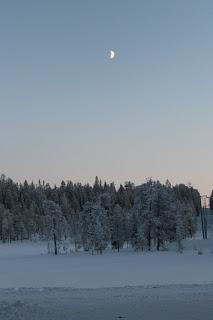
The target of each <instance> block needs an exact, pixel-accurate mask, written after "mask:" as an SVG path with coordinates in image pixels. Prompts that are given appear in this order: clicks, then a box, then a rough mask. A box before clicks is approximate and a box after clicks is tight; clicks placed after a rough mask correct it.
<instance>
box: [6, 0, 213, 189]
mask: <svg viewBox="0 0 213 320" xmlns="http://www.w3.org/2000/svg"><path fill="white" fill-rule="evenodd" d="M110 49H115V51H117V52H118V55H117V58H116V59H115V60H113V61H110V60H109V59H108V56H107V55H108V51H109V50H110ZM212 105H213V2H212V1H210V0H209V1H208V0H200V1H196V0H184V1H183V0H182V1H181V0H177V1H175V0H167V1H165V0H161V1H159V0H155V1H152V0H147V1H143V0H125V1H124V0H108V1H106V0H90V1H87V0H84V1H83V0H75V1H74V0H73V1H72V0H69V1H68V0H61V1H59V0H57V1H56V0H37V1H34V0H25V1H24V0H19V1H16V0H8V1H6V0H2V1H0V119H1V123H0V147H1V153H0V155H1V160H0V164H1V167H0V171H1V172H2V173H5V174H6V175H8V176H10V177H12V178H14V179H15V180H18V181H23V180H24V179H25V178H26V179H28V180H32V179H33V180H34V181H35V182H37V181H38V179H39V178H41V179H45V180H46V181H49V182H50V183H57V184H58V183H59V182H60V180H61V179H64V180H68V179H71V180H73V181H80V182H87V181H88V182H90V183H91V182H93V181H94V177H95V175H98V176H99V177H100V178H102V179H103V180H104V179H106V180H107V181H111V180H113V181H115V182H116V183H117V184H118V183H120V182H124V181H126V180H132V181H134V182H135V183H140V182H142V181H143V180H144V179H145V178H146V177H153V178H160V179H161V180H162V181H165V179H166V178H168V179H170V180H171V182H172V183H174V182H178V183H179V182H184V183H187V182H189V181H190V182H192V184H193V185H194V186H195V187H198V188H199V189H200V191H201V193H206V192H209V191H210V189H211V188H212V187H213V180H212V168H213V148H212V135H213V134H212V128H213V108H212Z"/></svg>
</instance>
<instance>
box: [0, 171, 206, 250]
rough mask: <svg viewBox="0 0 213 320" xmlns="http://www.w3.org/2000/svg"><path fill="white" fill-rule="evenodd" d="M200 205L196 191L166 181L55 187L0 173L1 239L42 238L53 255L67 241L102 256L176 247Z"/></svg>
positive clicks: (190, 229) (189, 231) (191, 232)
mask: <svg viewBox="0 0 213 320" xmlns="http://www.w3.org/2000/svg"><path fill="white" fill-rule="evenodd" d="M200 209H201V204H200V194H199V192H198V190H196V189H194V188H193V187H192V186H186V185H184V184H179V185H175V186H172V185H171V184H170V183H169V181H167V182H166V183H165V184H162V183H160V182H159V181H154V180H152V179H147V181H146V182H145V183H143V184H141V185H139V186H135V185H134V184H133V183H131V182H126V183H125V184H124V185H120V186H119V188H118V189H116V187H115V185H114V183H113V182H112V183H109V184H108V183H106V182H104V183H102V181H101V180H99V179H98V177H96V178H95V182H94V184H93V185H89V184H85V185H82V184H81V183H73V182H71V181H67V182H64V181H62V182H61V185H60V186H59V187H57V186H53V187H51V186H50V184H48V183H45V182H41V181H39V183H38V184H34V183H33V182H32V183H28V182H27V181H25V182H24V183H23V184H22V183H15V182H14V181H13V180H12V179H10V178H7V177H6V176H5V175H2V176H1V177H0V240H1V241H2V242H11V241H18V240H25V239H26V240H33V239H41V240H47V241H48V247H49V251H53V252H54V253H55V254H58V252H59V251H60V248H61V247H63V248H64V250H65V249H66V243H67V242H69V243H72V244H73V245H74V247H75V250H78V249H80V248H83V249H84V250H85V251H91V252H92V253H94V252H98V253H100V254H101V253H102V252H103V250H105V249H106V248H108V247H110V248H112V249H116V250H118V251H120V250H121V249H122V248H123V246H124V245H128V246H132V247H133V248H134V249H136V250H152V249H156V250H161V249H165V248H166V244H167V243H168V242H172V241H176V242H177V247H178V250H179V251H181V250H182V249H183V248H182V240H183V239H184V238H186V237H193V235H194V234H195V232H196V216H197V215H199V213H200Z"/></svg>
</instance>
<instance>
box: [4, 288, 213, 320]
mask: <svg viewBox="0 0 213 320" xmlns="http://www.w3.org/2000/svg"><path fill="white" fill-rule="evenodd" d="M212 298H213V286H212V285H204V286H186V285H185V286H165V287H154V288H153V287H149V288H143V287H132V288H130V287H129V288H111V289H70V288H64V289H63V288H60V289H53V288H52V289H43V290H41V289H37V290H36V289H20V290H19V291H17V290H12V289H9V290H2V289H1V290H0V319H1V320H61V319H63V320H113V319H115V320H116V319H124V320H143V319H144V320H146V319H147V320H148V319H149V320H155V319H158V320H171V319H172V320H201V319H205V320H212V315H213V303H212V300H213V299H212Z"/></svg>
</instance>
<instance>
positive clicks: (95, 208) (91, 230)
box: [81, 201, 109, 254]
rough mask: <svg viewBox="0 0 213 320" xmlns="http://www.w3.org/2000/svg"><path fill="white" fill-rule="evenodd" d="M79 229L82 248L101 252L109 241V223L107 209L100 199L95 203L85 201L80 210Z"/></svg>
mask: <svg viewBox="0 0 213 320" xmlns="http://www.w3.org/2000/svg"><path fill="white" fill-rule="evenodd" d="M81 230H82V243H83V246H84V249H85V250H91V251H92V253H94V251H97V252H100V254H102V251H103V250H104V249H105V248H106V247H107V244H108V241H109V224H108V219H107V211H106V210H105V209H104V208H103V207H102V206H101V204H100V201H98V202H96V203H95V204H93V203H92V202H87V203H86V204H85V205H84V207H83V210H82V212H81Z"/></svg>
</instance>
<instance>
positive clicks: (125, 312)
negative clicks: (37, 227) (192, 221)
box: [0, 232, 213, 320]
mask: <svg viewBox="0 0 213 320" xmlns="http://www.w3.org/2000/svg"><path fill="white" fill-rule="evenodd" d="M209 237H210V239H208V240H202V239H201V237H200V234H199V232H198V234H197V236H196V240H195V239H194V240H187V241H185V242H184V243H183V244H184V247H185V249H184V251H183V253H182V254H180V253H177V251H176V245H175V244H173V245H171V246H170V247H169V250H168V251H164V252H134V251H133V250H131V249H125V250H122V251H121V252H120V253H119V254H118V253H117V252H116V251H111V250H109V251H105V252H104V253H103V255H102V256H100V255H94V256H92V255H91V254H90V253H85V252H79V253H74V252H73V253H70V254H68V255H59V256H53V255H47V248H46V244H45V243H29V242H23V243H12V244H1V245H0V320H29V319H30V320H59V319H61V318H62V317H63V320H68V319H69V320H70V319H72V320H87V319H88V320H90V319H92V320H96V319H97V320H99V319H101V320H110V319H129V320H130V319H131V320H136V319H137V320H139V319H150V320H154V319H158V320H171V319H173V320H200V319H205V320H212V317H213V303H212V301H213V271H212V270H213V267H212V266H213V239H212V234H210V233H209ZM198 252H199V253H200V254H198Z"/></svg>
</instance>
